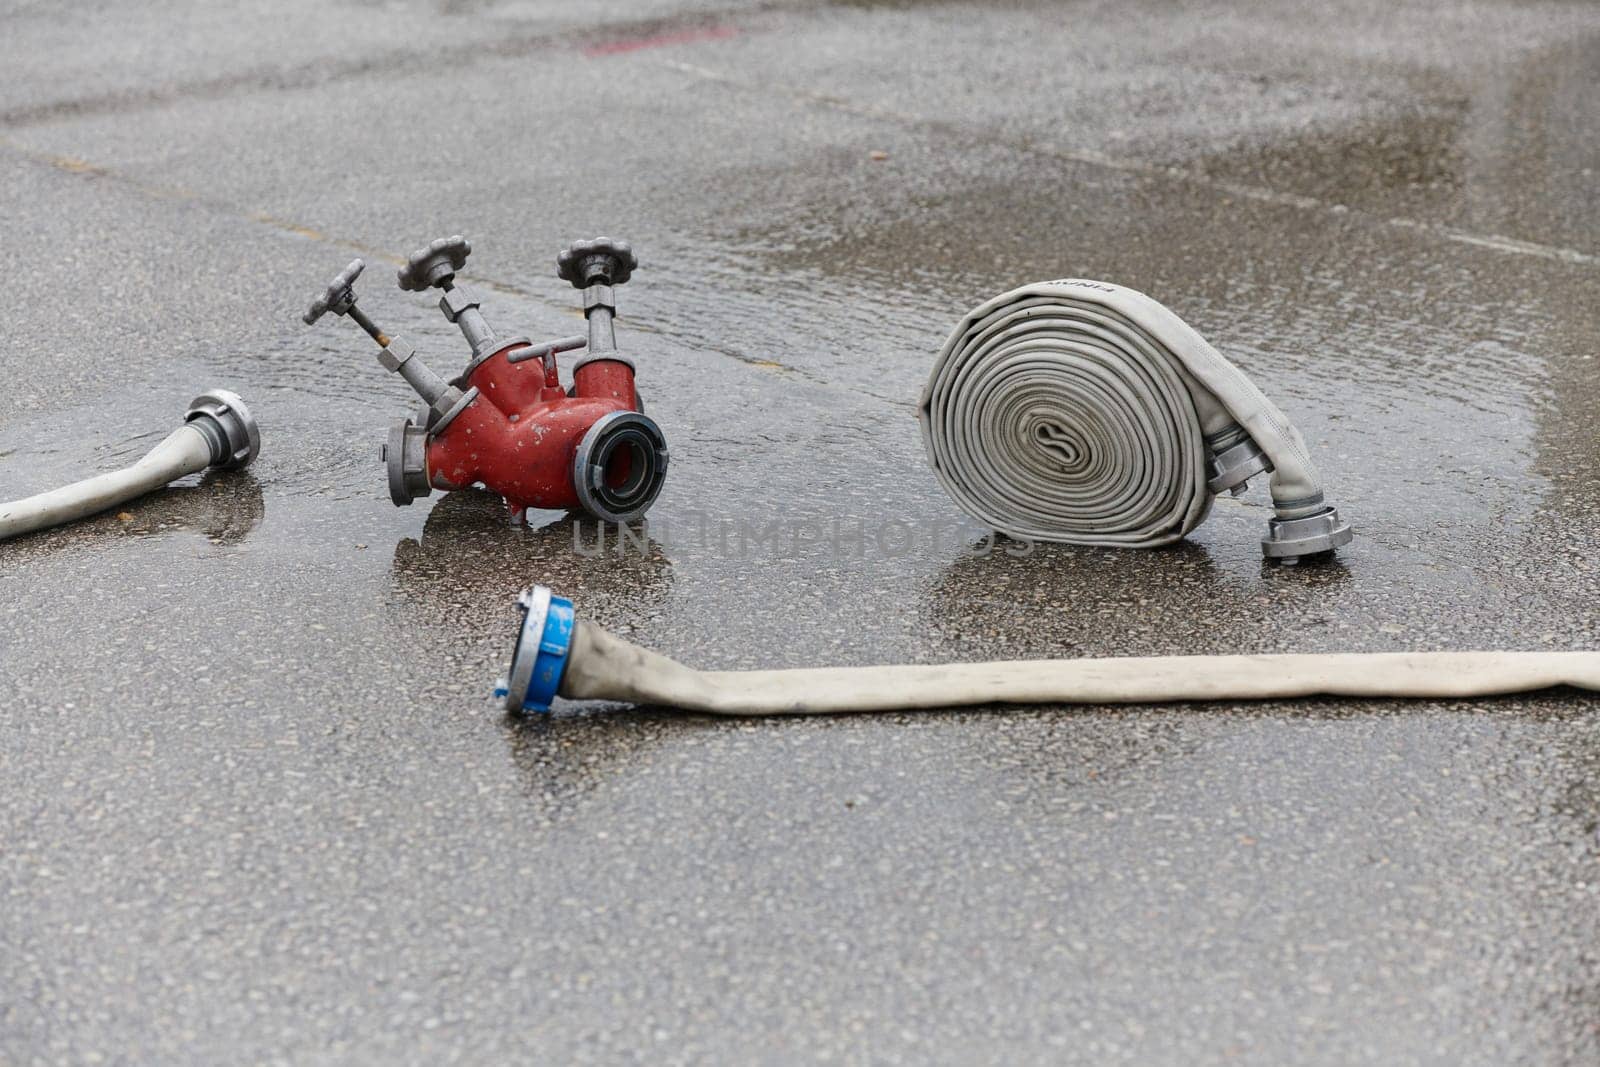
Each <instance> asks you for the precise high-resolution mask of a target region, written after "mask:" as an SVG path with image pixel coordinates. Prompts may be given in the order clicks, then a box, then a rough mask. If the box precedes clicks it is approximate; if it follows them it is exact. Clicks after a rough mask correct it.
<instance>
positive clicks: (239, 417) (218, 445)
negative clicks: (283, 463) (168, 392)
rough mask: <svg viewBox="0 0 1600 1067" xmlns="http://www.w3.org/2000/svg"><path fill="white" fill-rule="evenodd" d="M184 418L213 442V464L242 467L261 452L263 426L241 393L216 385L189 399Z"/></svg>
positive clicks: (234, 468)
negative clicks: (240, 396)
mask: <svg viewBox="0 0 1600 1067" xmlns="http://www.w3.org/2000/svg"><path fill="white" fill-rule="evenodd" d="M183 421H184V422H186V423H188V424H189V425H190V426H193V427H194V428H195V429H196V430H199V431H200V433H201V435H202V436H204V437H205V439H206V443H207V444H209V445H210V446H211V466H213V467H217V468H219V469H221V470H229V471H232V470H238V469H240V468H241V467H245V466H248V465H249V464H250V462H251V461H252V460H254V459H255V458H256V456H258V455H260V454H261V429H260V428H259V427H258V426H257V425H256V420H255V417H254V416H252V415H251V414H250V409H249V408H247V407H245V405H244V401H243V400H241V399H239V395H238V394H237V393H230V392H229V391H228V390H226V389H213V390H211V391H210V392H208V393H201V394H200V395H199V396H197V397H195V398H194V399H193V400H191V401H190V402H189V410H188V411H186V412H184V415H183Z"/></svg>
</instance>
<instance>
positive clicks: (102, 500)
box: [0, 389, 261, 541]
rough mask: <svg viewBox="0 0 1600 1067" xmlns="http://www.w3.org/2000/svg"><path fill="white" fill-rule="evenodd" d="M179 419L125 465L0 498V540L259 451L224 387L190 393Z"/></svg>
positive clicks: (247, 420)
mask: <svg viewBox="0 0 1600 1067" xmlns="http://www.w3.org/2000/svg"><path fill="white" fill-rule="evenodd" d="M184 419H185V421H184V424H183V425H182V426H180V427H178V428H177V429H176V430H173V431H172V432H171V433H170V434H168V435H167V436H166V438H165V439H164V440H162V442H161V443H160V444H158V445H156V446H155V447H154V448H152V449H151V450H150V451H149V452H147V453H145V455H144V456H143V458H141V459H140V460H139V461H138V462H136V463H134V464H133V465H132V466H131V467H125V468H123V469H122V470H119V471H111V472H109V473H107V474H100V475H96V476H95V477H93V478H85V479H84V480H83V481H80V482H74V483H72V484H71V485H67V486H63V487H61V488H60V489H52V490H49V491H48V492H44V493H38V494H36V495H34V496H30V497H24V498H23V499H21V500H13V501H10V502H8V503H7V502H0V541H3V540H5V539H6V538H8V537H18V536H20V535H22V534H25V533H32V532H33V531H35V530H43V529H46V528H47V527H50V526H59V525H61V524H62V523H64V522H73V521H75V520H77V519H82V518H86V517H87V516H90V515H94V514H96V513H97V512H101V511H105V510H106V509H107V508H112V507H115V506H117V505H118V504H121V503H123V502H125V501H128V500H132V499H133V498H134V497H138V496H143V495H144V494H145V493H149V492H152V491H153V490H156V489H160V488H161V487H162V486H164V485H166V484H168V483H169V482H173V481H176V480H177V479H179V478H182V477H184V476H185V475H189V474H194V473H196V472H197V471H202V470H205V469H206V468H207V467H211V466H216V467H223V468H227V469H235V468H238V467H243V466H244V465H245V464H247V463H249V462H250V461H251V460H253V459H255V457H256V454H257V453H258V452H260V450H261V436H260V433H259V432H258V430H257V428H256V423H255V420H254V419H253V418H252V417H251V415H250V411H249V409H247V408H246V407H245V406H244V402H243V401H242V400H240V399H239V398H238V397H237V396H236V395H234V394H233V393H230V392H227V391H226V390H222V389H214V390H212V391H211V392H209V393H203V394H201V395H200V396H198V397H196V398H195V399H194V402H193V403H191V404H190V405H189V411H188V413H187V414H186V415H185V416H184Z"/></svg>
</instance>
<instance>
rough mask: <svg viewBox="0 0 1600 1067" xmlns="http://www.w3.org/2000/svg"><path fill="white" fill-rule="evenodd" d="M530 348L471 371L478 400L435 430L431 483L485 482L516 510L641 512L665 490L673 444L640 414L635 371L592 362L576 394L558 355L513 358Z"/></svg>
mask: <svg viewBox="0 0 1600 1067" xmlns="http://www.w3.org/2000/svg"><path fill="white" fill-rule="evenodd" d="M530 347H532V346H531V345H530V344H529V343H528V342H526V341H521V340H517V341H512V342H510V343H509V344H507V345H505V346H504V347H501V348H499V349H496V350H495V351H493V352H492V353H490V354H489V355H488V357H487V358H485V359H483V360H481V361H478V362H477V365H476V366H475V367H473V368H472V369H471V370H470V372H469V373H468V375H467V378H466V384H467V385H468V386H470V387H471V388H472V389H475V390H477V397H476V399H473V400H471V401H469V402H468V403H467V405H466V406H465V407H464V408H463V409H462V410H461V411H460V413H459V414H457V415H456V416H455V417H454V418H453V419H451V420H450V422H449V424H448V425H446V426H444V427H443V428H442V429H435V431H434V432H433V434H432V435H431V436H430V439H429V440H428V443H427V454H426V462H427V479H428V483H429V484H430V485H432V486H433V487H434V488H437V489H444V490H450V489H460V488H464V487H466V486H469V485H473V484H474V483H482V484H483V485H484V486H486V487H487V488H489V489H491V490H493V491H494V492H497V493H499V494H500V495H501V496H503V497H504V498H505V499H506V503H507V504H509V505H510V506H511V508H512V510H513V513H514V514H515V513H520V512H521V510H522V509H524V508H546V509H581V510H584V511H587V512H589V513H590V514H595V515H598V516H599V517H601V518H606V519H611V520H613V521H625V520H626V519H628V518H632V517H635V516H634V515H633V514H632V513H633V512H634V511H635V510H637V511H643V509H644V507H648V506H649V503H650V502H651V501H653V500H654V498H655V495H656V492H657V491H659V481H660V479H661V477H662V476H663V475H664V474H665V462H664V461H665V444H666V442H665V441H664V440H662V439H661V434H660V431H659V430H658V429H656V427H655V423H654V422H653V421H651V420H649V419H647V418H645V417H644V416H642V415H641V414H639V394H638V391H637V389H636V388H635V386H634V380H633V368H632V367H630V366H629V365H628V364H627V363H625V362H623V361H621V360H617V359H603V358H602V359H594V360H591V361H589V362H587V363H585V364H584V365H583V366H581V367H579V368H578V370H577V371H576V373H575V374H574V375H573V390H572V395H571V396H568V395H567V392H566V390H565V389H563V388H562V386H561V381H560V378H559V376H558V374H557V370H556V361H555V354H554V353H553V352H550V353H548V354H546V355H545V356H544V358H542V359H540V358H537V357H535V358H524V359H521V360H517V361H512V360H511V359H508V358H507V357H508V356H515V355H517V354H518V353H519V350H521V351H525V350H527V349H529V348H530ZM629 415H631V416H633V417H632V418H629V417H628V416H629ZM651 438H654V440H651ZM652 445H653V446H654V448H653V449H652ZM652 452H654V454H652ZM652 481H654V482H656V483H658V484H656V485H651V484H650V483H651V482H652ZM597 483H598V484H597ZM641 504H642V505H643V506H642V507H641V506H640V505H641Z"/></svg>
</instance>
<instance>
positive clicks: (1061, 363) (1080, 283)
mask: <svg viewBox="0 0 1600 1067" xmlns="http://www.w3.org/2000/svg"><path fill="white" fill-rule="evenodd" d="M919 415H920V419H921V424H922V432H923V443H924V445H925V447H926V448H927V452H928V457H929V459H930V461H931V462H932V464H933V468H934V471H935V472H936V473H937V475H938V477H939V480H940V482H941V483H942V484H943V485H944V487H945V489H946V490H947V491H948V492H949V494H950V496H951V497H952V498H953V499H954V500H955V501H956V503H957V504H958V505H960V506H961V507H962V508H963V509H964V510H966V511H967V512H968V513H969V514H971V515H972V516H974V517H975V518H977V519H978V520H980V521H981V522H984V523H986V524H988V525H990V526H992V527H994V528H995V529H997V530H1000V531H1001V532H1003V533H1006V534H1010V535H1011V536H1013V537H1018V538H1024V539H1030V540H1038V541H1061V542H1066V543H1069V544H1080V545H1110V546H1122V547H1130V548H1148V547H1153V546H1156V545H1163V544H1167V543H1169V542H1172V541H1176V540H1178V539H1179V538H1181V537H1183V536H1184V535H1185V534H1187V533H1188V532H1189V531H1191V530H1193V529H1194V528H1195V527H1196V526H1198V525H1199V524H1200V522H1201V521H1202V520H1203V519H1204V518H1205V517H1206V514H1207V513H1208V511H1209V510H1210V507H1211V501H1212V498H1213V496H1214V494H1215V492H1216V489H1215V488H1214V487H1212V486H1210V485H1208V483H1211V482H1212V474H1213V473H1214V472H1213V471H1211V470H1210V469H1209V468H1208V463H1209V461H1210V459H1211V457H1212V456H1213V455H1214V454H1216V453H1217V452H1219V451H1221V450H1223V449H1226V448H1227V447H1229V446H1230V445H1233V444H1235V443H1238V442H1242V441H1244V440H1245V437H1246V435H1248V438H1249V439H1250V440H1252V441H1253V442H1254V443H1255V445H1256V446H1257V447H1258V448H1259V451H1260V452H1261V453H1265V456H1266V458H1267V459H1268V460H1270V467H1267V468H1266V469H1270V470H1271V471H1272V483H1271V487H1272V499H1273V505H1274V510H1275V512H1276V515H1277V518H1278V519H1280V520H1296V519H1304V518H1306V517H1308V516H1313V515H1317V514H1319V513H1323V512H1327V511H1328V510H1329V509H1328V508H1327V506H1326V504H1325V502H1324V498H1323V491H1322V482H1321V479H1320V478H1319V476H1318V474H1317V471H1316V468H1315V466H1313V464H1312V462H1311V458H1310V456H1309V455H1308V454H1307V450H1306V446H1305V442H1304V441H1303V440H1302V439H1301V436H1300V433H1299V431H1297V430H1296V429H1295V428H1294V426H1293V425H1291V424H1290V422H1289V420H1288V419H1287V418H1286V417H1285V416H1284V414H1283V412H1281V411H1279V410H1278V408H1277V407H1276V406H1275V405H1274V404H1273V403H1272V402H1271V401H1270V400H1268V399H1267V398H1266V396H1265V395H1263V394H1262V392H1261V390H1259V389H1257V388H1256V387H1255V385H1254V384H1252V383H1251V381H1250V380H1249V379H1248V378H1246V377H1245V376H1244V373H1243V372H1242V371H1240V370H1239V368H1237V367H1235V366H1234V365H1233V364H1231V363H1229V362H1228V361H1227V360H1226V359H1224V358H1223V357H1222V356H1221V355H1220V354H1219V353H1218V352H1217V350H1216V349H1214V348H1212V347H1211V346H1210V345H1209V344H1207V343H1206V341H1205V339H1204V338H1202V337H1201V336H1200V335H1199V334H1198V333H1196V332H1195V331H1194V330H1193V329H1191V328H1190V327H1189V325H1188V324H1187V323H1185V322H1184V321H1183V320H1182V319H1180V318H1179V317H1178V316H1177V315H1175V314H1173V313H1172V312H1171V311H1169V310H1168V309H1167V308H1165V307H1163V306H1162V305H1161V304H1159V303H1157V302H1156V301H1154V300H1152V299H1151V298H1149V297H1148V296H1145V295H1144V294H1143V293H1140V292H1136V291H1135V290H1132V289H1125V288H1123V287H1122V286H1118V285H1110V284H1108V283H1105V282H1097V281H1088V280H1084V279H1067V280H1063V281H1053V282H1039V283H1036V284H1033V285H1025V286H1023V287H1021V288H1019V289H1014V290H1012V291H1011V292H1009V293H1003V294H1001V295H1000V296H997V297H995V298H994V299H992V300H989V301H988V302H986V303H984V304H982V305H980V306H978V307H977V308H975V309H973V310H972V311H971V312H969V313H968V314H967V316H966V317H965V318H964V319H962V320H961V322H960V323H959V324H957V326H956V328H955V330H954V331H953V332H952V333H951V334H950V337H949V340H947V341H946V342H945V345H944V348H943V349H942V350H941V351H940V353H939V356H938V359H937V360H936V361H935V363H934V367H933V371H932V373H931V375H930V376H929V379H928V383H927V386H926V388H925V389H924V390H923V394H922V400H921V406H920V410H919ZM1251 451H1252V452H1253V451H1254V450H1251ZM1263 466H1265V464H1261V465H1259V466H1257V467H1256V468H1255V469H1257V470H1259V469H1261V468H1262V467H1263ZM1335 521H1337V520H1336V519H1335ZM1340 537H1342V540H1341V539H1339V538H1340ZM1348 539H1349V533H1348V527H1344V528H1343V531H1342V535H1336V537H1335V543H1343V541H1347V540H1348ZM1270 554H1286V555H1292V554H1302V553H1300V552H1297V551H1296V552H1284V553H1270Z"/></svg>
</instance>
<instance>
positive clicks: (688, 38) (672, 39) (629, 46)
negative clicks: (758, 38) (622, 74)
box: [583, 26, 739, 57]
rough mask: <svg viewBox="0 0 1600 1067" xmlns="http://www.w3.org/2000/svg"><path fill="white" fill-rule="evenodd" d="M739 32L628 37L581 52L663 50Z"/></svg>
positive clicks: (609, 53) (720, 30)
mask: <svg viewBox="0 0 1600 1067" xmlns="http://www.w3.org/2000/svg"><path fill="white" fill-rule="evenodd" d="M738 32H739V31H738V30H736V29H734V28H733V27H732V26H712V27H710V28H709V29H704V30H683V31H680V32H678V33H662V34H657V35H656V36H654V37H630V38H625V39H623V40H620V41H607V42H606V43H605V44H597V45H593V46H591V47H589V48H585V49H584V50H583V54H584V55H586V56H591V57H592V56H615V55H621V54H622V53H624V52H638V51H642V50H643V49H646V48H663V47H665V46H667V45H669V44H693V43H695V42H698V41H721V40H725V39H727V38H729V37H732V36H734V35H735V34H737V33H738Z"/></svg>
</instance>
